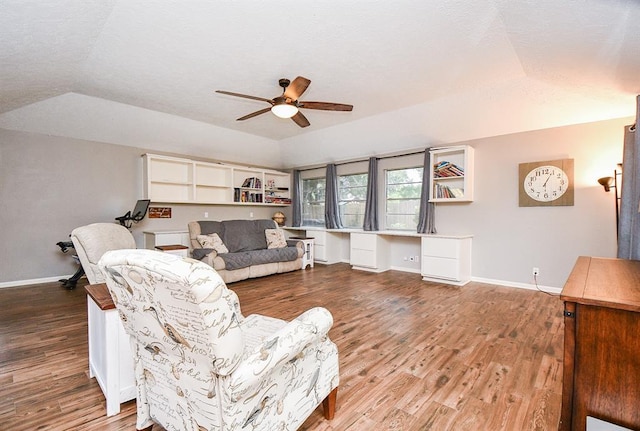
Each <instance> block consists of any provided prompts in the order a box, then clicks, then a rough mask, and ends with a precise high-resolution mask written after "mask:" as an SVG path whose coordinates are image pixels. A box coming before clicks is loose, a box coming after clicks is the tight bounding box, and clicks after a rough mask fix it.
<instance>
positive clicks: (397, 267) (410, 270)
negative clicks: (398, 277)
mask: <svg viewBox="0 0 640 431" xmlns="http://www.w3.org/2000/svg"><path fill="white" fill-rule="evenodd" d="M389 269H392V270H394V271H402V272H410V273H412V274H420V269H414V268H404V267H402V266H392V267H390V268H389Z"/></svg>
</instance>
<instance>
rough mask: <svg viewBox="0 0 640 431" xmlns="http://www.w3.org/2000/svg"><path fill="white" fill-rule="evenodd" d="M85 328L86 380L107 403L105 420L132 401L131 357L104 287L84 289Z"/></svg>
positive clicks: (109, 297) (115, 312) (123, 333)
mask: <svg viewBox="0 0 640 431" xmlns="http://www.w3.org/2000/svg"><path fill="white" fill-rule="evenodd" d="M85 290H86V291H87V293H88V294H89V295H88V296H87V307H88V325H89V377H91V378H93V377H95V378H96V380H97V382H98V385H100V389H102V393H103V394H104V397H105V399H106V401H107V416H113V415H116V414H118V413H120V404H121V403H124V402H125V401H129V400H132V399H135V398H136V382H135V374H134V369H133V355H132V353H131V346H130V344H129V336H128V335H127V334H126V333H125V332H124V327H123V326H122V322H121V321H120V316H119V315H118V310H116V309H115V305H114V304H113V300H112V299H111V295H110V294H109V291H108V290H107V285H106V284H104V283H102V284H92V285H89V286H85Z"/></svg>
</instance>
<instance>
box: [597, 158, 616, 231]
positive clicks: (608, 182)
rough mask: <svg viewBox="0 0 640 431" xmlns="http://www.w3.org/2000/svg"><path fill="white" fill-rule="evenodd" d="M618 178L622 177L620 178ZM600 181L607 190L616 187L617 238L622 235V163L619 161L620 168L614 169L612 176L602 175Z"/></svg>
mask: <svg viewBox="0 0 640 431" xmlns="http://www.w3.org/2000/svg"><path fill="white" fill-rule="evenodd" d="M618 178H620V179H619V180H618ZM598 183H599V184H600V185H601V186H602V187H604V191H605V192H609V191H611V189H615V190H614V192H615V196H614V200H615V203H616V238H617V237H618V236H619V235H620V205H619V201H620V192H619V191H618V190H619V189H620V186H619V184H622V163H618V169H615V170H614V171H613V176H612V177H602V178H599V179H598Z"/></svg>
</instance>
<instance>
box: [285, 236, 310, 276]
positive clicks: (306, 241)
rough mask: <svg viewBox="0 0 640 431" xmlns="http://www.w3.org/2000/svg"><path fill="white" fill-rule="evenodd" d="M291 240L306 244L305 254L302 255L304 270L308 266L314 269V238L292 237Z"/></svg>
mask: <svg viewBox="0 0 640 431" xmlns="http://www.w3.org/2000/svg"><path fill="white" fill-rule="evenodd" d="M289 239H294V240H296V241H301V242H302V244H304V254H303V255H302V269H305V268H306V267H307V265H309V266H310V267H311V268H313V238H309V237H306V236H305V237H302V236H291V237H289Z"/></svg>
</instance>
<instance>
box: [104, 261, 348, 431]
mask: <svg viewBox="0 0 640 431" xmlns="http://www.w3.org/2000/svg"><path fill="white" fill-rule="evenodd" d="M99 267H100V268H101V270H102V271H103V272H104V273H105V275H106V283H107V286H108V288H109V291H110V293H111V296H112V297H113V300H114V302H115V304H116V307H117V310H118V312H119V313H120V317H121V319H122V321H123V323H124V327H125V331H126V332H127V333H128V334H129V336H130V337H131V343H132V349H133V355H134V362H135V375H136V384H137V424H136V427H137V429H139V430H142V429H145V430H150V429H151V427H152V426H153V423H158V424H160V425H162V426H163V427H164V428H165V429H166V430H168V431H172V430H180V431H191V430H193V431H201V430H215V431H235V430H238V431H244V430H251V431H259V430H274V431H275V430H278V431H279V430H285V431H286V430H289V431H294V430H296V429H297V428H298V427H299V426H300V425H301V424H302V423H303V422H304V420H305V419H306V418H307V417H308V416H309V415H310V414H311V413H312V412H313V411H314V410H315V409H316V407H317V406H318V405H319V404H320V403H322V404H323V407H324V413H325V417H327V418H328V419H331V418H332V417H333V414H334V409H335V400H336V394H337V387H338V380H339V377H338V351H337V348H336V346H335V344H334V343H333V342H331V340H329V338H328V337H327V333H328V331H329V329H330V327H331V325H332V324H333V318H332V316H331V314H330V313H329V311H327V310H326V309H324V308H321V307H316V308H313V309H311V310H308V311H306V312H305V313H303V314H301V315H300V316H298V317H297V318H296V319H294V320H292V321H290V322H285V321H282V320H279V319H274V318H271V317H266V316H261V315H256V314H253V315H250V316H246V317H243V315H242V314H241V311H240V305H239V303H238V297H237V295H236V294H235V293H234V292H233V291H232V290H230V289H228V288H227V286H226V285H225V283H224V282H223V281H222V279H221V278H220V276H219V275H218V274H217V273H216V271H215V270H214V269H213V268H211V267H210V266H209V265H206V264H204V263H202V262H199V261H196V260H193V259H189V258H181V257H179V256H175V255H170V254H166V253H160V252H156V251H153V250H118V251H111V252H108V253H106V254H105V255H104V256H103V257H102V259H101V260H100V262H99Z"/></svg>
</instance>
